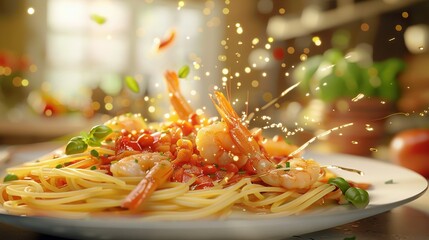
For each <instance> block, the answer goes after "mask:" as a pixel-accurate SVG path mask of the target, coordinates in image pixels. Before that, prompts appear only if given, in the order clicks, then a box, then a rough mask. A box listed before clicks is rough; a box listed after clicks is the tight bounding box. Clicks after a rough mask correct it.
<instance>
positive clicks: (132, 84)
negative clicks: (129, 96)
mask: <svg viewBox="0 0 429 240" xmlns="http://www.w3.org/2000/svg"><path fill="white" fill-rule="evenodd" d="M125 84H126V85H127V87H128V88H129V89H130V90H131V91H133V92H135V93H138V92H139V91H140V86H139V84H138V83H137V81H136V79H135V78H133V77H131V76H126V77H125Z"/></svg>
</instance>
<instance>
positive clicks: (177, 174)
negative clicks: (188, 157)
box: [171, 168, 184, 182]
mask: <svg viewBox="0 0 429 240" xmlns="http://www.w3.org/2000/svg"><path fill="white" fill-rule="evenodd" d="M183 174H184V170H183V168H177V169H175V170H174V171H173V175H172V176H171V179H172V180H173V181H176V182H183Z"/></svg>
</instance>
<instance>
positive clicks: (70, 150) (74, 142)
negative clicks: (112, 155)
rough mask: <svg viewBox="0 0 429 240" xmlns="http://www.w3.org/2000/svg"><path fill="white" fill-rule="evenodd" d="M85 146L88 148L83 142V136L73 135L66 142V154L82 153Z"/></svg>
mask: <svg viewBox="0 0 429 240" xmlns="http://www.w3.org/2000/svg"><path fill="white" fill-rule="evenodd" d="M87 148H88V144H87V143H86V142H85V140H84V138H83V137H81V136H78V137H73V138H72V139H70V141H69V142H68V143H67V146H66V154H67V155H70V154H76V153H82V152H84V151H85V150H86V149H87Z"/></svg>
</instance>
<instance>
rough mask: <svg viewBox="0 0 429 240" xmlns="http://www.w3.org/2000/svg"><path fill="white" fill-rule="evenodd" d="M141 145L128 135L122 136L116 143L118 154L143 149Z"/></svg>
mask: <svg viewBox="0 0 429 240" xmlns="http://www.w3.org/2000/svg"><path fill="white" fill-rule="evenodd" d="M141 150H142V149H141V147H140V145H139V144H138V143H137V142H135V141H131V139H130V138H129V137H127V136H121V137H119V138H118V140H116V144H115V152H116V155H118V154H120V153H122V152H124V151H141Z"/></svg>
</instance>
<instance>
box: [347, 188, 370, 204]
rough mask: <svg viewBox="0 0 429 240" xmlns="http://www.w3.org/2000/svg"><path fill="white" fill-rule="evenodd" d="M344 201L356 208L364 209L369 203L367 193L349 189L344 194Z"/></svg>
mask: <svg viewBox="0 0 429 240" xmlns="http://www.w3.org/2000/svg"><path fill="white" fill-rule="evenodd" d="M344 196H345V197H346V200H347V201H349V202H351V203H352V204H353V205H354V206H355V207H357V208H365V207H366V206H368V203H369V194H368V192H367V191H365V190H363V189H360V188H355V187H351V188H349V189H347V191H346V193H345V194H344Z"/></svg>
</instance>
